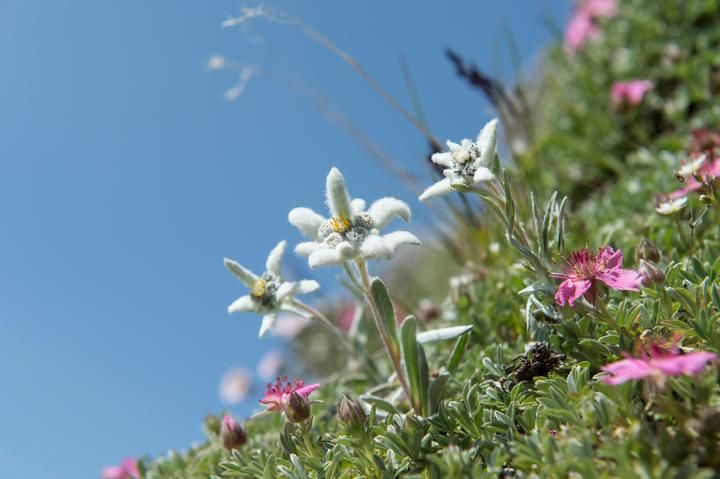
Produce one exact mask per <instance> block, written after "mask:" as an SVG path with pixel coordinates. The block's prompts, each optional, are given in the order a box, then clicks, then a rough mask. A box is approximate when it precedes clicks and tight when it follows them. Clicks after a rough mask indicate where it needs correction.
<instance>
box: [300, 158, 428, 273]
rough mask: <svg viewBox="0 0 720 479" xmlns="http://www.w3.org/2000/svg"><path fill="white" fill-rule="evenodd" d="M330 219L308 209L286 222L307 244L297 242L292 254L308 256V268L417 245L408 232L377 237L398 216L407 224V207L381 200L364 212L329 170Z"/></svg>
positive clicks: (362, 205) (382, 255) (387, 254)
mask: <svg viewBox="0 0 720 479" xmlns="http://www.w3.org/2000/svg"><path fill="white" fill-rule="evenodd" d="M326 196H327V204H328V207H329V208H330V214H331V216H330V218H327V219H326V218H324V217H322V216H321V215H319V214H317V213H315V212H314V211H313V210H311V209H309V208H295V209H293V210H292V211H291V212H290V214H289V215H288V220H289V221H290V223H291V224H292V225H293V226H295V227H296V228H297V229H298V230H300V233H302V234H303V235H304V236H305V237H307V238H308V239H310V240H311V241H306V242H304V243H300V244H299V245H297V247H296V248H295V252H296V253H297V254H299V255H301V256H307V257H308V263H309V265H310V267H311V268H317V267H318V266H325V265H335V264H342V263H344V262H346V261H350V260H354V259H362V260H368V259H381V258H382V259H388V258H390V257H391V256H392V254H393V253H394V252H395V249H396V248H397V247H398V246H400V245H402V244H420V241H419V240H418V239H417V238H416V237H415V235H413V234H412V233H408V232H407V231H395V232H393V233H389V234H386V235H380V232H379V230H380V229H382V228H384V227H385V226H387V224H388V223H390V221H391V220H392V219H393V218H395V217H396V216H399V217H400V218H402V219H404V220H405V221H410V208H409V207H408V205H406V204H405V203H403V202H402V201H400V200H397V199H395V198H381V199H379V200H377V201H376V202H374V203H373V204H372V205H371V206H370V208H368V209H367V211H366V210H365V201H363V200H361V199H359V198H356V199H354V200H351V199H350V195H349V194H348V192H347V189H346V188H345V179H344V178H343V176H342V173H340V170H338V169H337V168H333V169H331V170H330V173H328V176H327V181H326Z"/></svg>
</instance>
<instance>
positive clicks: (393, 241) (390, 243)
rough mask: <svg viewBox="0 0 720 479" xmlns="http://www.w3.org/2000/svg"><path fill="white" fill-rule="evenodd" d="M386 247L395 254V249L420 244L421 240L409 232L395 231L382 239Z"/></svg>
mask: <svg viewBox="0 0 720 479" xmlns="http://www.w3.org/2000/svg"><path fill="white" fill-rule="evenodd" d="M382 239H383V241H384V242H385V245H386V246H387V247H388V248H389V249H390V251H392V252H395V249H396V248H397V247H398V246H400V245H404V244H420V240H419V239H417V237H416V236H415V235H414V234H412V233H410V232H408V231H393V232H392V233H388V234H386V235H384V236H383V237H382Z"/></svg>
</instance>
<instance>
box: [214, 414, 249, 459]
mask: <svg viewBox="0 0 720 479" xmlns="http://www.w3.org/2000/svg"><path fill="white" fill-rule="evenodd" d="M220 439H222V443H223V446H224V447H225V449H227V450H231V449H240V448H241V447H242V446H243V445H244V444H245V443H246V442H247V432H246V431H245V428H244V427H243V426H242V425H241V424H240V423H238V422H237V421H236V420H235V419H233V418H232V416H227V415H226V416H224V417H223V418H222V425H221V426H220Z"/></svg>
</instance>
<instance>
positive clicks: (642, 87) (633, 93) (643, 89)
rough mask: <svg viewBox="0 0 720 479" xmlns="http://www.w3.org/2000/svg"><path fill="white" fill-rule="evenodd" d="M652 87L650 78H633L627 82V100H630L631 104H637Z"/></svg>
mask: <svg viewBox="0 0 720 479" xmlns="http://www.w3.org/2000/svg"><path fill="white" fill-rule="evenodd" d="M652 88H653V83H652V82H651V81H650V80H633V81H630V82H628V83H627V90H626V95H627V99H628V102H630V104H631V105H637V104H638V103H640V102H641V101H642V99H643V97H645V94H646V93H647V92H649V91H650V90H652Z"/></svg>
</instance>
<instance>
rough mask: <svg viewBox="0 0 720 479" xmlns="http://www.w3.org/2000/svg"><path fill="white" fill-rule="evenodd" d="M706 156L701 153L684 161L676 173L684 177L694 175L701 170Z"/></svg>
mask: <svg viewBox="0 0 720 479" xmlns="http://www.w3.org/2000/svg"><path fill="white" fill-rule="evenodd" d="M705 158H706V156H705V155H700V156H698V157H697V158H695V159H694V160H690V161H687V162H685V163H683V164H682V165H681V166H680V168H678V170H677V171H676V172H675V173H676V174H677V175H678V176H680V177H682V178H687V177H688V176H694V175H696V174H697V173H699V172H700V170H701V168H702V167H703V165H704V164H705Z"/></svg>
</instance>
